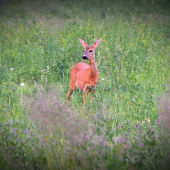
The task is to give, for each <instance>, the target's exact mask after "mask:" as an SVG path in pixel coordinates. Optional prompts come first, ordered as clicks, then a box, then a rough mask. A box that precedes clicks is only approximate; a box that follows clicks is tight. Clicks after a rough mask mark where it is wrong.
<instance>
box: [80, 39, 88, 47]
mask: <svg viewBox="0 0 170 170" xmlns="http://www.w3.org/2000/svg"><path fill="white" fill-rule="evenodd" d="M79 40H80V43H81V45H82V46H83V47H84V48H87V47H88V46H89V45H88V44H87V43H86V42H84V41H83V40H82V39H79Z"/></svg>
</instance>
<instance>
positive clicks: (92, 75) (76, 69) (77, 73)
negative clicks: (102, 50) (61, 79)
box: [67, 38, 101, 102]
mask: <svg viewBox="0 0 170 170" xmlns="http://www.w3.org/2000/svg"><path fill="white" fill-rule="evenodd" d="M79 40H80V43H81V45H82V46H83V47H84V48H85V50H84V56H85V57H87V59H88V61H89V65H88V64H85V63H82V62H80V63H77V64H76V65H75V66H73V67H72V69H71V82H70V89H69V92H68V96H67V102H69V97H70V96H71V94H72V93H73V91H74V90H75V88H76V86H77V87H78V88H79V89H81V90H83V100H84V102H86V100H87V98H88V95H89V92H91V94H92V93H94V92H95V88H96V85H97V84H98V81H99V71H98V69H97V67H96V63H95V48H96V47H97V46H98V45H99V44H100V42H101V38H100V39H99V40H97V41H96V42H95V43H94V44H93V45H92V46H89V45H88V44H87V43H85V42H84V41H83V40H82V39H79ZM91 50H92V51H91ZM86 91H87V96H86V99H85V93H86ZM92 99H93V96H92Z"/></svg>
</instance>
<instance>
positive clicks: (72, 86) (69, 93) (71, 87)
mask: <svg viewBox="0 0 170 170" xmlns="http://www.w3.org/2000/svg"><path fill="white" fill-rule="evenodd" d="M75 88H76V85H75V84H73V85H72V84H70V89H69V91H68V96H67V103H68V102H69V98H70V96H71V94H72V93H73V91H74V90H75Z"/></svg>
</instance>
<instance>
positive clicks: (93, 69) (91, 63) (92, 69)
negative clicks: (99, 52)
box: [89, 58, 97, 77]
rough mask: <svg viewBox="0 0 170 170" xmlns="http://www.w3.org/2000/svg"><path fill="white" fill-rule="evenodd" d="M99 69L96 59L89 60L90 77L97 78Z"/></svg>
mask: <svg viewBox="0 0 170 170" xmlns="http://www.w3.org/2000/svg"><path fill="white" fill-rule="evenodd" d="M96 72H97V67H96V63H95V59H94V58H93V59H91V60H89V75H90V77H96Z"/></svg>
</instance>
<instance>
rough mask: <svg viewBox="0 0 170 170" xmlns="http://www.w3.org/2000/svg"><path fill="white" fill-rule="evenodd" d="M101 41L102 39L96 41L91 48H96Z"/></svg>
mask: <svg viewBox="0 0 170 170" xmlns="http://www.w3.org/2000/svg"><path fill="white" fill-rule="evenodd" d="M101 40H102V38H100V39H98V40H97V41H96V42H95V43H94V44H93V45H92V46H93V47H94V48H96V47H98V46H99V44H100V42H101Z"/></svg>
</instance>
